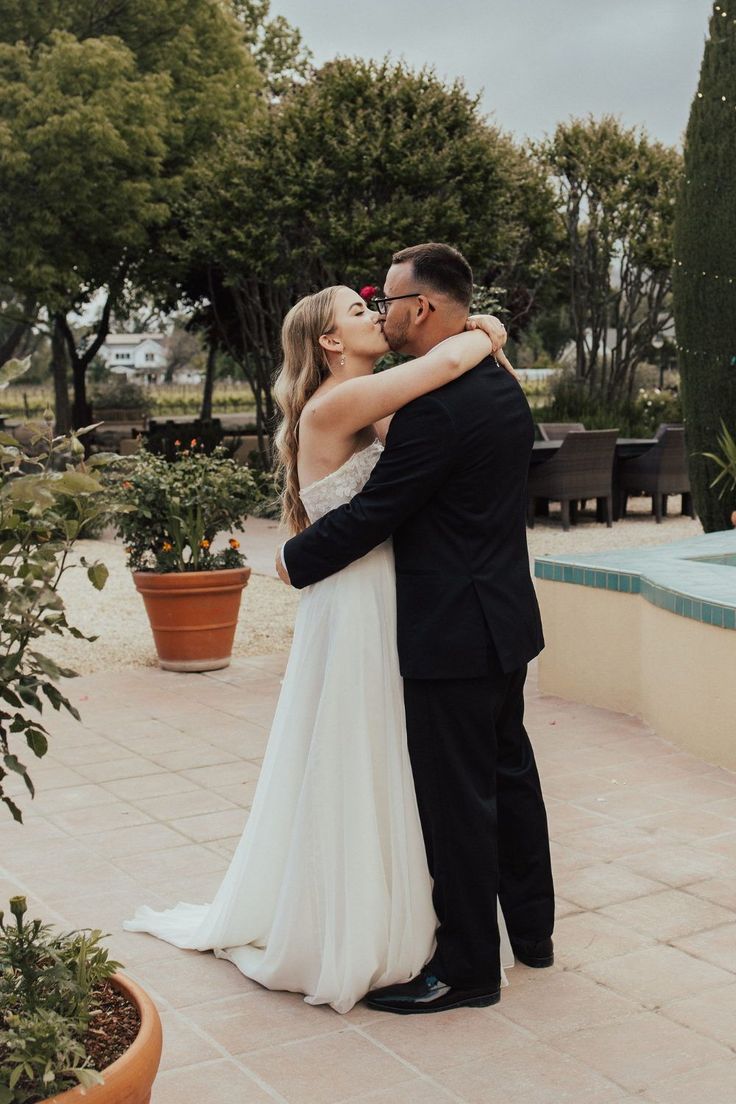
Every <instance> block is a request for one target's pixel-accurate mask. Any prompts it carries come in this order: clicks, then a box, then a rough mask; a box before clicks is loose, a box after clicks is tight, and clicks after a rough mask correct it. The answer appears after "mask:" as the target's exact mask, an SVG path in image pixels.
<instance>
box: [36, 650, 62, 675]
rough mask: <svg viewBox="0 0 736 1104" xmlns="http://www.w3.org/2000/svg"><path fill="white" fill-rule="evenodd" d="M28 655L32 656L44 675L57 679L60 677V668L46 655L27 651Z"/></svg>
mask: <svg viewBox="0 0 736 1104" xmlns="http://www.w3.org/2000/svg"><path fill="white" fill-rule="evenodd" d="M28 654H29V655H31V656H33V658H34V659H35V661H36V663H37V664H38V666H39V667H40V668H41V670H42V671H43V673H44V674H45V675H48V676H49V678H52V679H59V678H61V677H62V672H61V668H60V667H59V666H58V665H57V664H56V663H55V662H54V661H53V659H49V657H48V656H45V655H42V654H41V652H29V653H28Z"/></svg>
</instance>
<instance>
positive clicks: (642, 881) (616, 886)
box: [560, 863, 661, 909]
mask: <svg viewBox="0 0 736 1104" xmlns="http://www.w3.org/2000/svg"><path fill="white" fill-rule="evenodd" d="M660 888H661V887H660V885H659V884H658V883H657V882H654V881H652V880H651V878H642V877H641V875H639V874H633V873H632V872H631V871H629V870H626V869H624V868H623V867H621V866H617V865H616V864H614V863H592V864H591V865H590V866H586V867H584V868H583V869H582V870H575V871H572V872H571V873H569V874H567V876H566V877H565V878H564V880H563V881H562V882H561V884H560V891H561V892H562V894H563V895H564V896H565V897H567V898H568V899H569V900H570V901H574V902H575V904H576V905H580V907H581V908H587V909H597V908H602V907H603V906H604V905H610V904H613V902H614V901H626V900H628V899H630V898H632V897H643V896H645V894H647V893H652V892H653V891H654V890H657V889H660Z"/></svg>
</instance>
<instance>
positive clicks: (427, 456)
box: [279, 243, 554, 1014]
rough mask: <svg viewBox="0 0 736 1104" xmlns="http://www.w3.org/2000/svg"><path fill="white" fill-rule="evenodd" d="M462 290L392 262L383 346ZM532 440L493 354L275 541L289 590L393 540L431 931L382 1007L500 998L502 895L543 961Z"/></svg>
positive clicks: (398, 426)
mask: <svg viewBox="0 0 736 1104" xmlns="http://www.w3.org/2000/svg"><path fill="white" fill-rule="evenodd" d="M472 289H473V275H472V272H471V269H470V266H469V265H468V263H467V261H466V260H465V258H464V257H463V256H462V255H461V254H460V253H459V252H458V251H457V250H455V249H453V248H451V247H450V246H449V245H441V244H437V243H429V244H425V245H417V246H412V247H411V248H409V249H403V250H401V251H400V252H398V253H396V254H395V255H394V257H393V263H392V265H391V268H390V269H389V271H388V274H387V276H386V281H385V285H384V293H385V294H384V296H383V297H381V298H379V299H378V300H376V305H377V307H378V308H379V310H380V313H381V314H382V315H383V316H384V320H383V330H384V334H385V336H386V338H387V340H388V343H389V345H390V346H391V348H392V349H395V350H396V351H397V352H401V353H405V354H408V355H410V356H422V355H423V354H424V353H426V352H428V351H429V350H430V349H431V348H433V347H434V346H435V345H436V344H437V343H438V342H440V341H442V340H444V339H445V338H447V337H450V336H451V335H453V334H457V333H460V332H461V331H462V330H463V328H464V325H465V321H466V319H467V317H468V310H469V307H470V300H471V294H472ZM533 439H534V425H533V422H532V416H531V413H530V410H529V406H528V404H527V401H526V399H525V397H524V394H523V392H522V390H521V388H520V387H519V385H518V383H517V382H516V380H515V379H514V378H513V377H512V376H511V375H510V374H509V373H508V372H507V371H506V370H505V369H504V368H502V367H500V366H499V365H498V364H497V363H496V361H495V359H494V358H493V357H492V356H488V357H486V358H485V360H483V361H481V362H480V364H478V366H477V367H476V368H474V369H473V370H472V371H471V372H469V373H467V375H464V376H462V377H460V378H459V379H457V380H454V381H453V382H452V383H449V384H447V385H446V386H445V387H443V388H440V389H439V390H437V391H433V392H431V393H430V394H428V395H425V396H423V397H422V398H419V399H415V400H414V401H413V402H411V403H409V404H408V405H407V406H405V407H404V408H403V409H402V410H399V411H398V413H396V414H395V415H394V418H393V420H392V422H391V427H390V430H389V433H388V437H387V440H386V448H385V450H384V452H383V455H382V457H381V459H380V461H379V462H378V464H377V466H376V468H375V469H374V471H373V474H372V475H371V478H370V479H369V481H368V483H367V484H366V486H365V487H364V489H363V490H362V491H361V492H360V493H359V494H358V495H356V497H355V498H353V500H352V501H351V502H349V503H348V504H347V505H345V506H341V507H339V508H338V509H336V510H333V511H332V512H331V513H329V514H327V515H325V516H324V517H323V518H321V519H320V520H319V521H317V522H315V524H314V525H311V526H310V527H309V528H308V529H305V530H304V531H303V532H302V533H300V534H299V535H298V536H296V537H293V538H292V539H291V540H289V541H287V543H286V545H285V546H284V548H283V552H282V560H281V562H280V563H279V573H280V574H281V576H282V578H284V579H285V580H286V581H290V582H291V583H292V585H293V586H295V587H298V588H302V587H305V586H309V585H310V584H311V583H316V582H318V581H319V580H321V579H324V578H325V577H326V576H328V575H332V574H333V573H334V572H336V571H340V570H341V569H342V568H344V567H346V566H347V565H348V564H349V563H352V561H353V560H357V559H358V558H359V557H361V556H364V555H366V553H368V552H369V551H370V550H371V549H372V548H374V547H376V545H378V544H380V543H381V542H383V541H385V540H386V539H387V538H388V537H389V536H392V535H393V546H394V555H395V559H396V590H397V609H398V648H399V659H400V663H401V674H402V675H403V678H404V697H405V704H406V720H407V733H408V746H409V755H410V757H411V764H412V771H413V774H414V781H415V786H416V793H417V801H418V804H419V813H420V817H421V822H422V830H423V833H424V840H425V844H426V848H427V857H428V861H429V868H430V872H431V874H432V877H433V879H434V890H433V900H434V906H435V911H436V913H437V917H438V920H439V924H438V928H437V946H436V950H435V952H434V954H433V956H432V958H431V960H430V962H429V963H428V964H427V965H426V966H425V967H424V969H423V970H422V972H421V973H420V974H419V976H418V977H416V978H413V979H412V980H410V981H408V982H405V983H403V984H396V985H391V986H388V987H386V988H385V989H378V990H374V991H373V992H371V993H369V994H368V997H367V1002H368V1004H369V1005H370V1006H371V1007H372V1008H376V1009H380V1010H383V1011H386V1012H399V1013H404V1014H407V1013H419V1012H421V1013H426V1012H440V1011H443V1010H445V1009H449V1008H458V1007H462V1006H464V1005H471V1006H485V1005H490V1004H495V1003H496V1002H497V1001H498V1000H499V984H500V970H501V968H500V958H499V930H498V922H497V899H498V900H500V903H501V907H502V909H503V913H504V917H505V920H506V924H507V927H508V931H509V936H510V938H511V944H512V947H513V950H514V953H515V955H516V957H517V958H518V959H519V960H520V961H522V962H524V963H526V964H527V965H529V966H539V967H541V966H550V965H552V962H553V949H552V938H551V936H552V929H553V924H554V890H553V885H552V873H551V868H550V857H549V841H548V835H547V819H546V814H545V808H544V801H543V798H542V791H541V788H540V784H539V776H538V774H537V768H536V764H535V761H534V753H533V751H532V748H531V744H530V743H529V738H528V736H527V733H526V730H525V728H524V720H523V718H524V680H525V678H526V670H527V666H526V665H527V663H528V662H529V661H530V660H531V659H533V658H534V656H536V655H537V654H538V653H539V652H540V651H541V649H542V647H543V643H544V642H543V639H542V626H541V622H540V618H539V610H538V607H537V602H536V598H535V594H534V589H533V586H532V581H531V577H530V574H529V556H528V551H527V544H526V524H525V510H526V481H527V471H528V467H529V457H530V453H531V449H532V441H533ZM285 569H286V570H285ZM287 570H288V575H287V573H286V572H287ZM355 631H356V633H359V632H360V625H356V626H355Z"/></svg>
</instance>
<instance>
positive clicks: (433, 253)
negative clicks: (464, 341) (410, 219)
mask: <svg viewBox="0 0 736 1104" xmlns="http://www.w3.org/2000/svg"><path fill="white" fill-rule="evenodd" d="M391 262H392V264H409V263H410V264H411V266H412V269H413V271H414V275H415V276H416V278H417V281H418V282H419V283H421V284H422V285H423V286H424V287H427V288H429V289H431V290H434V291H439V292H440V293H441V294H443V295H447V296H449V297H450V299H454V300H455V301H456V302H457V303H460V304H462V306H463V307H465V308H469V307H470V300H471V299H472V297H473V270H472V268H471V267H470V265H469V264H468V262H467V261H466V260H465V258H464V257H463V255H462V253H461V252H460V251H459V249H453V247H452V246H451V245H445V244H444V242H425V243H424V244H423V245H410V246H409V247H408V249H400V250H399V252H398V253H394V255H393V257H392V258H391Z"/></svg>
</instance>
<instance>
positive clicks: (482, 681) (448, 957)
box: [404, 656, 554, 988]
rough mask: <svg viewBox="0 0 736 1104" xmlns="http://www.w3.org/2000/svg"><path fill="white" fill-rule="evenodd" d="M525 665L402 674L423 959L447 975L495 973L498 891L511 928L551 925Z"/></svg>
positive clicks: (529, 930)
mask: <svg viewBox="0 0 736 1104" xmlns="http://www.w3.org/2000/svg"><path fill="white" fill-rule="evenodd" d="M525 679H526V666H524V667H521V668H519V669H518V670H515V671H512V672H511V673H504V672H503V671H502V669H501V667H500V665H499V663H498V661H497V659H495V657H493V656H492V658H491V659H490V661H489V673H488V675H487V676H486V677H485V678H472V679H436V680H434V679H406V680H405V682H404V697H405V703H406V717H407V731H408V741H409V755H410V757H411V764H412V770H413V773H414V780H415V785H416V792H417V801H418V804H419V814H420V817H421V821H422V830H423V833H424V839H425V844H426V847H427V858H428V860H429V868H430V871H431V874H432V877H433V878H434V891H433V897H434V906H435V911H436V913H437V917H438V920H439V927H438V930H437V949H436V952H435V954H434V956H433V958H432V960H431V962H430V964H429V966H430V969H431V970H432V971H433V972H434V973H435V974H436V975H437V977H439V978H441V979H442V981H444V982H446V983H447V984H449V985H453V986H458V987H460V988H463V987H476V986H478V985H485V984H488V985H493V984H496V983H497V982H498V980H499V977H500V958H499V932H498V917H497V900H500V902H501V907H502V909H503V913H504V917H505V920H506V924H507V927H508V930H509V934H510V936H511V938H512V939H517V938H518V939H529V940H537V939H543V938H546V937H547V936H550V935H551V934H552V930H553V927H554V888H553V882H552V870H551V864H550V854H549V839H548V833H547V816H546V812H545V808H544V800H543V798H542V790H541V786H540V783H539V775H538V773H537V767H536V763H535V760H534V752H533V750H532V746H531V744H530V742H529V737H528V735H527V732H526V729H525V728H524V682H525Z"/></svg>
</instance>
